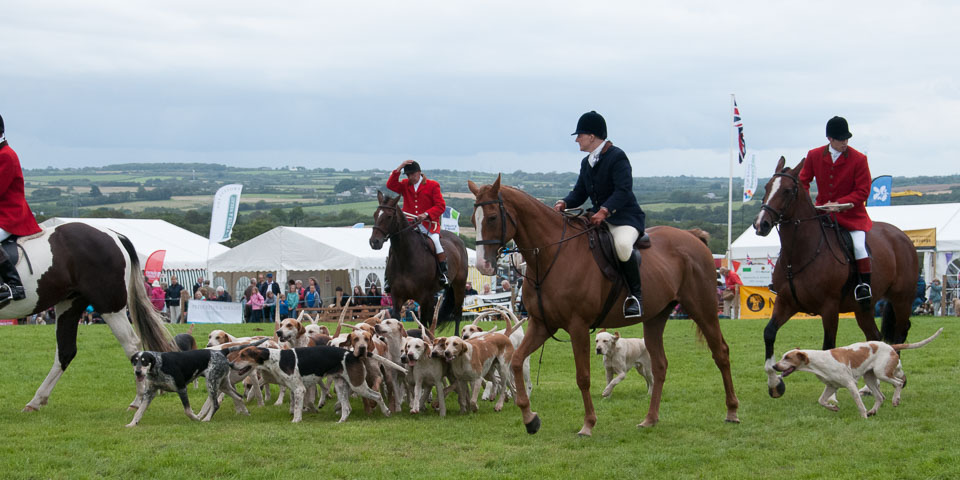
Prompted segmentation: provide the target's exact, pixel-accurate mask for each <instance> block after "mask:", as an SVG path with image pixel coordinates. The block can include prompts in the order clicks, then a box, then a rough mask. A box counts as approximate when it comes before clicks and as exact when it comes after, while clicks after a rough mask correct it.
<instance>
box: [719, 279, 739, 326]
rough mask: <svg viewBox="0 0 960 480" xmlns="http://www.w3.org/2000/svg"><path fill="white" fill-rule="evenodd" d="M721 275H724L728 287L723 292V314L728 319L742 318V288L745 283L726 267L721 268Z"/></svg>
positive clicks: (724, 282) (724, 281)
mask: <svg viewBox="0 0 960 480" xmlns="http://www.w3.org/2000/svg"><path fill="white" fill-rule="evenodd" d="M720 275H723V284H724V286H725V287H726V288H724V290H723V314H724V315H726V316H727V318H740V286H741V285H743V281H742V280H740V276H739V275H737V273H736V272H733V271H731V270H730V269H728V268H726V267H722V268H720Z"/></svg>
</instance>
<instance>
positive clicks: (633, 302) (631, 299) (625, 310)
mask: <svg viewBox="0 0 960 480" xmlns="http://www.w3.org/2000/svg"><path fill="white" fill-rule="evenodd" d="M628 305H629V306H628ZM634 305H636V306H637V312H636V313H633V312H632V311H631V312H628V310H632V308H630V307H633V306H634ZM642 315H643V306H642V305H640V300H638V299H637V297H634V296H633V295H630V296H628V297H627V298H626V299H624V301H623V316H624V318H637V317H640V316H642Z"/></svg>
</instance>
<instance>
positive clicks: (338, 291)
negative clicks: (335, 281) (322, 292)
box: [333, 285, 350, 307]
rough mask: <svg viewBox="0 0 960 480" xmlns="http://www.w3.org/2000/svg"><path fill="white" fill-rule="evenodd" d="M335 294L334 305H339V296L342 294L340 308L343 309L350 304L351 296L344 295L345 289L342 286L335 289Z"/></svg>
mask: <svg viewBox="0 0 960 480" xmlns="http://www.w3.org/2000/svg"><path fill="white" fill-rule="evenodd" d="M333 293H334V295H333V303H334V304H336V303H337V294H340V306H341V307H343V306H345V305H347V304H348V303H350V295H347V294H345V293H343V287H341V286H339V285H338V286H337V288H335V289H334V290H333Z"/></svg>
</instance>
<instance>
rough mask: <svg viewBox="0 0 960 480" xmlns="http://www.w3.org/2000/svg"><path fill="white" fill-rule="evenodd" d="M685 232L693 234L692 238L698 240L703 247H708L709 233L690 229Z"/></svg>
mask: <svg viewBox="0 0 960 480" xmlns="http://www.w3.org/2000/svg"><path fill="white" fill-rule="evenodd" d="M687 231H688V232H690V233H691V234H693V236H694V237H697V238H698V239H700V241H701V242H703V244H704V245H706V246H708V247H709V246H710V232H707V231H706V230H702V229H699V228H691V229H689V230H687Z"/></svg>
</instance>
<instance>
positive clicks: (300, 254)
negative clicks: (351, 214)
mask: <svg viewBox="0 0 960 480" xmlns="http://www.w3.org/2000/svg"><path fill="white" fill-rule="evenodd" d="M370 231H371V229H369V228H351V227H325V228H307V227H276V228H274V229H273V230H270V231H269V232H266V233H264V234H262V235H259V236H257V237H255V238H252V239H250V240H249V241H247V242H244V243H242V244H240V245H237V246H236V247H234V248H233V249H231V250H230V251H229V252H226V253H223V254H221V255H218V256H217V257H215V258H211V259H210V270H211V271H214V272H255V271H272V270H287V271H311V270H360V269H379V268H384V267H385V266H386V264H387V252H388V251H389V249H390V248H389V245H384V247H383V248H381V249H380V250H374V249H372V248H370ZM467 251H468V256H469V257H470V258H471V259H473V258H475V257H476V253H475V252H474V251H473V250H470V249H467Z"/></svg>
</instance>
